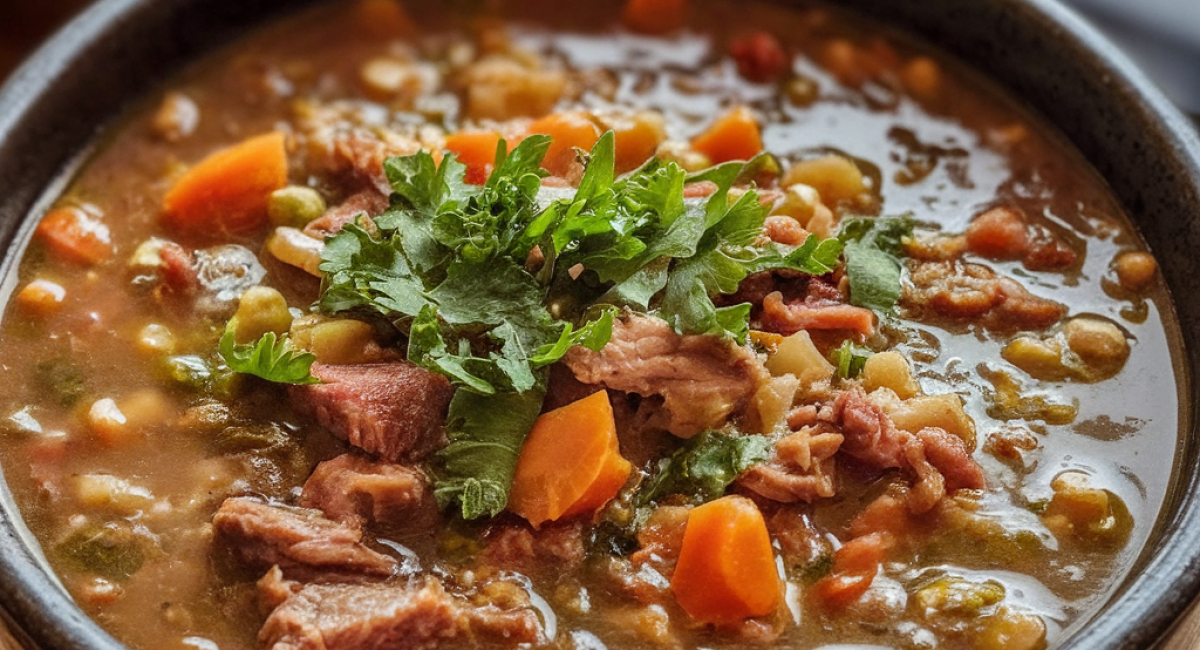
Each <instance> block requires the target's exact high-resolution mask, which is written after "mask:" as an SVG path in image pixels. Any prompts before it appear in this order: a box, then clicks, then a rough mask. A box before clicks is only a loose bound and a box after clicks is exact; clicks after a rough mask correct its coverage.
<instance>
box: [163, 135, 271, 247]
mask: <svg viewBox="0 0 1200 650" xmlns="http://www.w3.org/2000/svg"><path fill="white" fill-rule="evenodd" d="M287 174H288V162H287V150H286V148H285V145H284V136H283V134H282V133H280V132H278V131H275V132H272V133H267V134H265V135H260V136H256V137H253V138H250V139H249V140H245V141H243V142H242V143H240V144H237V145H234V146H233V147H230V148H228V149H222V150H221V151H218V152H216V153H214V154H211V155H210V156H209V157H207V158H205V159H204V160H202V161H200V162H199V163H197V164H196V166H195V167H192V168H191V169H190V170H188V172H187V173H186V174H184V175H183V176H182V177H181V178H180V179H179V180H178V181H176V182H175V185H174V186H173V187H171V189H170V190H168V191H167V194H166V196H164V197H163V206H162V207H163V220H164V221H165V222H166V223H167V225H168V226H170V227H172V228H175V229H178V230H184V231H189V232H193V233H205V232H209V233H212V232H226V233H240V232H249V231H252V230H255V229H257V228H259V227H261V226H263V225H265V224H266V223H267V206H268V204H269V202H270V198H271V193H272V192H274V191H275V190H279V189H282V188H284V187H286V186H287Z"/></svg>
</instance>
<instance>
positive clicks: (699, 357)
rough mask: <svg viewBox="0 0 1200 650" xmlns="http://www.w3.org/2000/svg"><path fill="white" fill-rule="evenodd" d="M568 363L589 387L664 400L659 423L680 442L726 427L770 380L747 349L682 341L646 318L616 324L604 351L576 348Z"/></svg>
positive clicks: (707, 339)
mask: <svg viewBox="0 0 1200 650" xmlns="http://www.w3.org/2000/svg"><path fill="white" fill-rule="evenodd" d="M563 360H564V362H565V363H566V365H567V367H569V368H570V369H571V371H572V372H574V373H575V377H576V378H577V379H579V381H581V382H583V383H585V384H599V385H602V386H604V387H606V388H610V389H612V390H619V391H625V392H628V393H636V394H638V395H642V396H650V395H659V396H661V397H662V398H663V408H662V409H661V410H660V411H659V415H660V418H661V419H660V421H659V422H656V423H655V424H658V425H659V426H661V427H662V428H665V429H667V430H668V431H670V432H671V433H674V434H675V435H677V436H680V437H691V436H693V435H695V434H697V433H700V432H701V431H703V430H705V429H708V428H711V427H716V426H720V425H721V424H723V423H724V422H725V421H726V419H727V418H728V417H729V416H730V415H731V414H734V413H737V412H739V411H741V410H742V409H743V408H745V406H746V405H747V404H748V403H749V402H750V398H751V397H752V396H753V395H754V392H755V391H756V390H758V386H759V384H760V383H761V382H762V381H763V378H764V377H766V370H765V369H764V368H763V366H762V362H761V361H760V360H759V359H758V357H757V356H756V355H754V353H752V352H750V351H749V350H747V349H746V348H743V347H739V346H737V345H734V344H733V343H731V342H729V341H723V340H720V339H717V338H714V337H711V336H694V335H689V336H680V335H678V334H676V333H675V332H674V331H672V330H671V327H670V326H669V325H668V324H667V323H666V322H664V321H662V320H659V319H657V318H650V317H646V316H630V317H628V318H626V319H624V320H621V321H617V322H616V323H614V324H613V333H612V339H611V340H609V342H608V345H606V346H605V347H604V349H603V350H601V351H599V352H593V351H592V350H589V349H587V348H585V347H582V346H576V347H574V348H572V349H571V350H570V351H569V352H567V354H566V356H565V357H563Z"/></svg>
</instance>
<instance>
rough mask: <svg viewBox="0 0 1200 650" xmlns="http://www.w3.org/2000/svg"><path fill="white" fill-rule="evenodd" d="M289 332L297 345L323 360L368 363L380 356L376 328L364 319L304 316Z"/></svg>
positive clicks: (318, 359)
mask: <svg viewBox="0 0 1200 650" xmlns="http://www.w3.org/2000/svg"><path fill="white" fill-rule="evenodd" d="M290 331H291V336H292V342H293V343H295V344H296V347H298V348H300V349H301V350H305V351H307V352H311V353H312V354H313V356H315V357H316V358H317V361H319V362H321V363H332V364H347V363H367V362H370V361H376V360H377V358H378V355H379V344H378V343H377V342H376V341H375V336H376V335H375V328H374V327H372V326H371V324H370V323H366V322H364V321H360V320H354V319H352V318H335V319H328V318H321V317H319V316H303V317H301V318H298V319H296V321H295V322H294V323H293V324H292V329H291V330H290Z"/></svg>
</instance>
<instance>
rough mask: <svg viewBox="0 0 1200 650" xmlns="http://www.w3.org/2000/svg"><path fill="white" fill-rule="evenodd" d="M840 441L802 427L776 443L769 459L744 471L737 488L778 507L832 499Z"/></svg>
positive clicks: (834, 435) (831, 434) (837, 436)
mask: <svg viewBox="0 0 1200 650" xmlns="http://www.w3.org/2000/svg"><path fill="white" fill-rule="evenodd" d="M842 441H843V436H842V434H840V433H836V432H832V431H825V430H822V429H821V428H819V427H804V428H802V429H800V430H799V431H797V432H795V433H792V434H789V435H787V436H785V437H783V438H781V439H780V440H779V441H778V442H776V443H775V448H774V450H773V451H772V452H771V458H770V459H768V460H767V462H765V463H759V464H758V465H755V466H753V467H751V468H750V469H748V470H746V471H745V472H744V473H743V474H742V475H741V476H739V477H738V480H737V484H738V486H739V487H741V488H743V489H745V490H749V491H751V492H753V493H755V494H757V495H759V496H761V497H764V498H767V499H771V500H772V501H779V502H781V503H793V502H796V501H808V502H811V501H814V500H816V499H818V498H822V497H831V496H833V495H834V493H835V491H836V485H835V484H834V475H835V468H836V462H835V460H834V454H836V453H837V451H838V449H839V448H841V446H842Z"/></svg>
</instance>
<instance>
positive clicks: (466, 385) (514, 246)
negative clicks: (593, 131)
mask: <svg viewBox="0 0 1200 650" xmlns="http://www.w3.org/2000/svg"><path fill="white" fill-rule="evenodd" d="M549 145H550V140H549V138H548V137H545V136H531V137H529V138H526V139H525V140H523V141H521V143H520V144H518V145H517V146H516V147H515V148H514V149H513V150H512V151H511V152H508V151H507V146H506V145H505V144H504V143H503V142H502V143H501V144H500V146H499V147H497V154H496V163H495V167H494V170H493V172H492V173H491V175H490V176H489V177H488V179H487V181H486V182H485V183H484V184H483V185H480V186H473V185H468V184H467V183H465V182H464V174H465V166H464V165H462V164H461V163H459V162H458V161H457V160H456V159H455V158H454V156H453V155H447V156H446V157H445V158H443V159H442V161H441V163H440V164H438V163H436V162H435V161H434V160H433V158H432V156H430V155H429V154H428V153H426V152H420V153H418V154H415V155H413V156H404V157H397V158H391V159H388V160H387V161H386V162H385V164H384V169H385V171H386V173H387V176H388V180H389V182H390V183H391V185H392V189H393V191H394V193H393V194H392V199H391V209H390V210H388V211H387V212H385V213H384V214H382V215H379V216H378V217H376V218H375V219H373V221H372V223H370V224H368V223H366V222H359V223H356V224H349V225H347V226H346V227H345V228H343V229H342V231H341V232H339V233H338V234H337V235H335V236H334V237H332V238H331V239H330V240H329V241H328V242H327V244H326V247H325V250H324V252H323V253H322V262H321V266H320V268H321V271H322V272H323V273H324V287H323V291H322V293H321V296H320V298H319V300H318V303H317V305H318V307H319V308H320V309H321V310H322V311H324V312H326V313H331V314H337V313H347V312H351V313H353V312H361V313H367V314H371V315H374V316H376V317H378V316H383V317H385V318H387V319H389V320H391V321H392V322H394V323H396V325H397V327H398V328H400V330H401V331H403V332H404V333H406V334H407V335H408V358H409V359H410V360H411V361H413V362H414V363H417V364H418V365H421V366H422V367H424V368H427V369H429V370H431V371H433V372H438V373H440V374H442V375H445V376H446V377H447V378H449V379H450V380H451V382H452V383H454V384H455V385H456V386H458V387H459V390H458V392H457V393H456V397H455V398H454V400H455V403H454V404H452V406H451V417H450V420H449V422H448V427H447V431H448V435H449V437H450V440H451V444H450V446H449V447H448V448H447V449H446V450H445V451H444V453H443V460H444V461H445V463H444V467H443V468H442V469H441V471H440V472H439V473H438V480H437V483H436V485H435V491H436V493H437V494H438V496H439V499H440V500H441V502H442V504H443V505H449V504H451V503H452V502H457V503H459V504H460V505H461V506H462V511H463V515H464V516H465V517H467V518H472V517H477V516H481V515H483V514H496V513H497V512H499V511H500V510H501V509H503V508H504V506H505V504H506V502H507V498H508V489H509V482H510V481H511V478H512V470H513V468H514V467H515V462H516V456H517V454H518V453H519V451H520V448H521V445H522V444H523V442H524V437H525V435H526V434H527V433H528V431H529V429H530V427H531V426H532V424H533V420H534V419H535V418H536V415H537V413H538V412H539V411H540V408H541V400H542V397H541V396H542V394H543V392H544V379H543V377H544V370H542V369H543V368H545V366H547V365H549V364H551V363H554V362H555V361H557V360H558V359H560V358H561V357H562V356H563V355H564V354H565V353H566V352H567V350H569V349H570V348H571V347H572V346H574V345H584V346H586V347H588V348H591V349H593V350H599V349H601V348H603V347H604V345H605V344H606V343H607V342H608V339H609V338H610V337H611V335H612V324H613V320H614V319H615V318H616V315H617V308H619V307H624V308H628V309H632V310H635V311H639V312H644V313H652V314H655V315H658V316H659V317H661V318H663V319H665V320H666V321H667V322H669V323H671V325H672V327H673V328H674V329H675V330H676V331H677V332H679V333H681V334H709V335H713V336H719V337H724V338H732V339H735V340H737V341H739V342H744V341H745V339H746V335H747V332H748V321H749V316H750V305H749V304H740V305H733V306H728V307H721V308H718V307H716V305H715V303H714V302H713V298H714V296H716V295H718V294H729V293H733V292H735V291H736V290H737V288H738V284H739V283H740V282H741V281H742V280H743V279H744V278H745V277H746V276H747V275H748V274H750V273H754V272H758V271H764V270H770V269H775V268H786V269H795V270H799V271H803V272H807V273H828V272H829V271H830V270H832V268H833V267H834V266H835V265H836V264H837V262H838V258H839V255H840V254H841V248H842V245H841V242H838V241H837V240H826V241H820V240H818V239H817V238H815V237H811V238H809V240H807V241H805V242H804V244H803V245H801V246H799V247H787V246H779V245H776V244H773V243H769V242H768V243H766V244H760V239H761V235H762V228H763V222H764V220H765V219H766V215H767V208H766V207H764V206H763V205H762V203H761V202H760V201H759V198H758V194H757V193H756V192H755V191H754V190H753V189H751V190H748V191H746V192H745V193H743V194H742V195H741V196H739V197H738V198H737V199H736V200H731V199H730V190H731V188H732V186H733V185H734V184H735V183H736V182H739V181H745V180H746V179H747V178H750V177H753V176H757V175H760V174H762V173H770V172H771V170H772V169H777V162H775V161H774V160H773V159H771V158H769V157H768V156H760V157H758V158H755V159H754V160H751V161H749V162H747V163H727V164H724V165H720V166H717V167H713V168H712V169H709V170H707V171H704V172H701V173H699V174H695V175H691V176H689V175H688V174H687V172H685V171H684V170H683V169H682V168H681V167H679V166H678V165H676V164H674V163H670V162H662V161H658V160H651V161H650V162H648V163H646V164H645V165H644V166H643V167H642V168H640V169H638V170H635V171H633V172H631V173H630V174H628V175H625V176H622V177H617V176H616V174H615V172H614V169H615V162H614V161H615V140H614V135H613V134H612V133H611V132H609V133H605V134H604V135H603V136H602V137H601V138H600V139H599V141H598V142H597V143H596V146H595V147H594V148H593V149H592V151H591V152H590V154H589V155H588V160H587V164H586V166H585V168H584V175H583V177H582V179H581V181H580V184H579V188H578V190H575V191H574V192H570V191H567V192H564V191H562V190H558V189H545V188H542V187H541V179H542V175H543V174H544V172H543V171H542V170H541V162H542V158H543V157H544V156H545V154H546V150H547V148H548V147H549ZM701 181H710V182H712V183H713V184H715V185H716V191H715V192H713V193H712V194H711V195H710V196H709V197H708V198H707V199H698V200H686V201H685V200H684V194H683V189H684V186H685V185H687V184H689V183H698V182H701ZM535 249H536V250H537V252H538V253H540V255H536V256H533V259H537V260H538V262H537V263H535V264H534V263H530V260H531V252H533V251H534V250H535ZM551 304H553V305H554V308H553V309H551V307H550V305H551ZM468 406H469V408H468ZM730 480H732V479H730Z"/></svg>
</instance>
